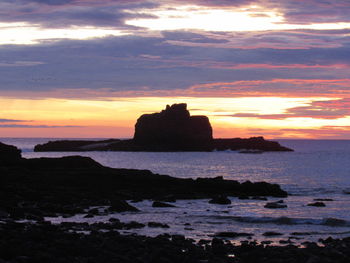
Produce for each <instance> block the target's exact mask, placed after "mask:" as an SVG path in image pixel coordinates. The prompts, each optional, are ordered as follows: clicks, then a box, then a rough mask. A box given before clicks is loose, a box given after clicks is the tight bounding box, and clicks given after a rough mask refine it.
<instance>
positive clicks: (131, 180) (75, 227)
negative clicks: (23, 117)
mask: <svg viewBox="0 0 350 263" xmlns="http://www.w3.org/2000/svg"><path fill="white" fill-rule="evenodd" d="M226 196H238V197H240V198H249V196H251V198H255V199H258V198H259V200H262V201H265V200H266V199H265V196H275V197H286V196H287V193H286V192H285V191H283V190H282V189H281V188H280V187H279V186H278V185H275V184H269V183H264V182H260V183H251V182H245V183H239V182H237V181H232V180H224V179H223V178H220V177H219V178H212V179H210V178H198V179H196V180H193V179H179V178H175V177H170V176H166V175H159V174H153V173H151V172H150V171H146V170H130V169H112V168H108V167H104V166H102V165H100V164H99V163H97V162H95V161H94V160H92V159H90V158H87V157H80V156H71V157H63V158H36V159H25V158H22V156H21V151H20V150H18V149H17V148H16V147H14V146H10V145H5V144H2V143H0V263H10V262H11V263H12V262H13V263H26V262H28V263H30V262H50V263H52V262H53V263H56V262H96V263H97V262H121V263H123V262H125V263H129V262H130V263H131V262H132V263H134V262H145V263H146V262H147V263H148V262H164V263H172V262H198V263H203V262H208V263H209V262H212V263H214V262H215V263H217V262H219V263H220V262H232V263H239V262H242V263H248V262H249V263H250V262H259V263H265V262H266V263H270V262H271V263H272V262H275V263H276V262H281V263H282V262H283V263H284V262H290V263H294V262H295V263H316V262H317V263H330V262H344V263H345V262H349V260H350V252H349V251H350V249H349V248H350V238H345V239H342V240H341V239H332V238H328V239H326V240H319V243H313V242H306V243H303V246H302V247H300V246H296V245H293V244H292V242H290V240H281V242H280V246H276V245H272V244H271V242H270V241H269V240H268V239H269V237H271V236H276V235H279V233H273V232H271V233H266V240H265V241H263V242H260V243H257V242H255V241H253V239H252V237H251V236H252V234H250V233H239V232H222V233H217V235H216V236H215V237H213V238H212V239H210V240H193V239H188V238H186V237H185V236H182V235H169V234H161V235H158V236H156V237H147V236H141V235H135V234H125V233H124V232H123V231H125V230H128V229H138V228H144V227H149V228H160V229H167V228H169V226H167V225H166V224H162V223H159V222H148V223H144V224H143V223H138V222H135V221H132V222H121V221H120V220H119V219H117V218H113V217H110V218H109V220H108V221H107V222H96V223H86V222H85V223H84V222H80V223H79V222H61V223H59V224H53V223H51V221H49V218H54V217H58V216H59V217H62V218H69V217H73V216H74V215H76V214H86V215H85V218H90V217H94V216H98V215H103V214H113V213H120V212H123V211H130V212H132V213H136V214H137V213H138V209H137V208H136V207H134V206H133V205H132V204H133V202H138V201H140V200H142V199H152V200H154V202H153V206H154V207H168V206H172V207H174V205H171V204H169V203H168V202H173V201H175V200H176V199H195V198H210V201H209V203H211V204H215V205H224V204H230V202H231V201H230V200H229V199H228V198H227V197H226ZM277 203H282V204H283V201H280V202H277ZM94 207H103V209H102V210H103V211H102V210H101V209H100V208H99V209H98V208H94ZM161 209H166V208H161ZM264 235H265V234H264ZM242 236H243V237H246V238H247V240H246V241H241V242H240V243H239V244H237V243H233V242H232V240H233V239H235V238H236V237H242Z"/></svg>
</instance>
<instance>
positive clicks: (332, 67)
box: [0, 0, 350, 139]
mask: <svg viewBox="0 0 350 263" xmlns="http://www.w3.org/2000/svg"><path fill="white" fill-rule="evenodd" d="M349 14H350V1H349V0H294V1H287V0H218V1H206V0H188V1H172V0H163V1H162V0H160V1H152V0H151V1H138V0H131V1H122V0H2V1H0V105H1V106H0V137H71V138H78V137H90V138H97V137H101V138H102V137H103V138H112V137H114V138H127V137H132V135H133V130H134V124H135V121H136V119H137V118H138V116H140V115H141V114H144V113H150V112H156V111H160V110H161V109H163V108H165V106H166V104H172V103H178V102H186V103H187V104H188V108H189V110H190V111H191V114H192V115H203V114H204V115H207V116H209V118H210V121H211V123H212V125H213V129H214V136H215V137H251V136H265V137H266V138H294V139H297V138H313V139H350V15H349Z"/></svg>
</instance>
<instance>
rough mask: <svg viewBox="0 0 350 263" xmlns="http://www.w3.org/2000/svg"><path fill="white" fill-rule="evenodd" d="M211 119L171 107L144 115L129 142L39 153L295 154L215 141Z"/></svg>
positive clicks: (69, 145)
mask: <svg viewBox="0 0 350 263" xmlns="http://www.w3.org/2000/svg"><path fill="white" fill-rule="evenodd" d="M212 133H213V131H212V127H211V124H210V122H209V119H208V117H207V116H191V115H190V113H189V111H188V110H187V105H186V104H184V103H181V104H174V105H171V106H169V105H167V107H166V109H165V110H163V111H161V112H159V113H152V114H144V115H142V116H141V117H140V118H139V119H138V120H137V122H136V124H135V134H134V138H133V139H129V140H119V139H110V140H100V141H72V140H59V141H50V142H48V143H45V144H41V145H40V144H39V145H36V146H35V148H34V151H36V152H52V151H53V152H58V151H60V152H74V151H77V152H81V151H153V152H169V151H208V152H210V151H215V150H216V151H225V150H259V151H280V152H286V151H293V150H292V149H289V148H287V147H284V146H281V145H280V144H279V143H278V142H274V141H267V140H265V139H264V138H263V137H252V138H247V139H241V138H232V139H215V138H213V135H212Z"/></svg>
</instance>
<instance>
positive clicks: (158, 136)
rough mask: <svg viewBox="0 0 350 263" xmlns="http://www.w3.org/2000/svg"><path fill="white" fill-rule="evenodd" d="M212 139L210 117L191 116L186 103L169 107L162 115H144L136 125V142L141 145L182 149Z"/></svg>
mask: <svg viewBox="0 0 350 263" xmlns="http://www.w3.org/2000/svg"><path fill="white" fill-rule="evenodd" d="M212 139H213V137H212V128H211V125H210V123H209V119H208V117H206V116H190V113H189V111H188V110H187V105H186V104H184V103H182V104H173V105H171V106H169V105H167V106H166V109H165V110H163V111H161V112H160V113H153V114H144V115H142V116H141V117H140V118H139V119H138V120H137V122H136V124H135V134H134V140H135V142H136V143H139V144H167V145H173V146H174V147H180V148H181V147H187V145H189V144H197V143H199V144H202V143H207V142H210V141H211V140H212Z"/></svg>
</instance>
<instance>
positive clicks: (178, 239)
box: [0, 222, 350, 263]
mask: <svg viewBox="0 0 350 263" xmlns="http://www.w3.org/2000/svg"><path fill="white" fill-rule="evenodd" d="M320 242H321V245H318V244H316V243H311V242H310V243H305V244H304V247H302V248H301V247H297V246H294V245H290V244H289V245H284V246H272V245H268V244H257V243H256V242H254V241H252V242H249V241H245V242H241V244H240V245H233V244H232V243H231V242H229V241H225V240H223V239H219V238H213V239H212V240H208V241H207V240H201V241H199V242H195V241H194V240H191V239H186V238H185V237H184V236H180V235H167V234H164V235H159V236H157V237H154V238H151V237H145V236H138V235H121V234H120V233H119V232H118V228H114V227H113V226H112V227H110V229H108V230H106V229H103V231H101V229H99V228H98V227H95V230H93V231H91V232H90V233H78V232H76V231H72V228H70V226H69V225H63V224H61V225H52V224H50V223H48V222H39V223H36V224H31V223H16V222H7V223H6V222H3V223H0V262H1V263H5V262H6V263H10V262H11V263H12V262H13V263H15V262H16V263H17V262H18V263H19V262H50V263H56V262H57V263H63V262H71V263H74V262H94V263H98V262H118V263H136V262H140V263H141V262H142V263H151V262H159V263H172V262H174V263H182V262H191V263H192V262H193V263H196V262H198V263H204V262H207V263H226V262H227V263H229V262H231V263H255V262H256V263H285V262H288V263H331V262H337V263H347V262H349V261H350V238H345V239H342V240H340V239H332V238H328V239H326V240H320Z"/></svg>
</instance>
